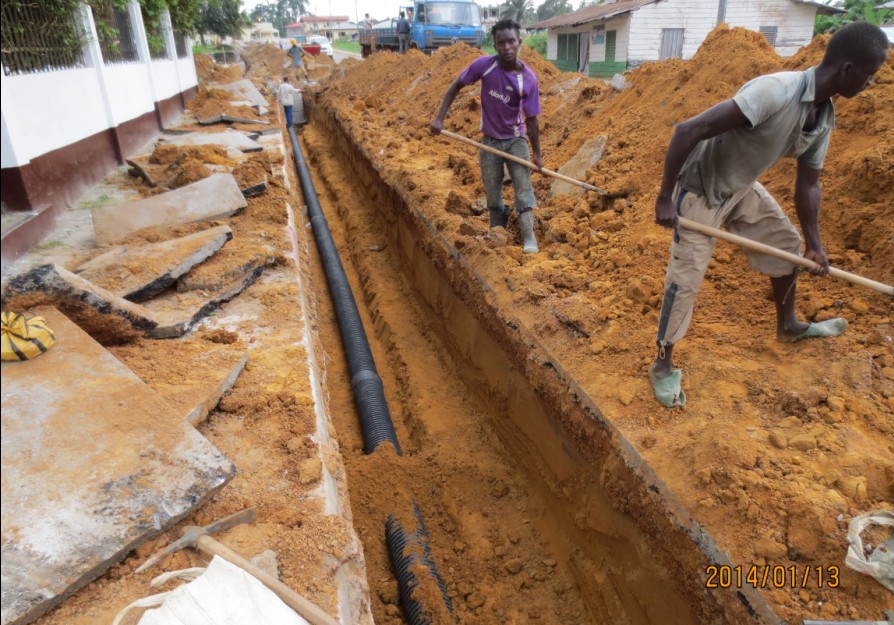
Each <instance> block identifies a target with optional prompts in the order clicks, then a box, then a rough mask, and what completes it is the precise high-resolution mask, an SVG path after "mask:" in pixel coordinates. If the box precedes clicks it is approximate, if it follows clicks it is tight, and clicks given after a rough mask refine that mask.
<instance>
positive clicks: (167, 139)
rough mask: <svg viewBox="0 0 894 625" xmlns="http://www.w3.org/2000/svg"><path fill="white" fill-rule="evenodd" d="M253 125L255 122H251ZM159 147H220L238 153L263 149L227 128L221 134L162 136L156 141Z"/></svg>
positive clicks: (193, 133)
mask: <svg viewBox="0 0 894 625" xmlns="http://www.w3.org/2000/svg"><path fill="white" fill-rule="evenodd" d="M252 123H255V122H252ZM158 143H159V144H161V145H177V146H186V145H222V146H223V147H225V148H233V149H236V150H239V151H240V152H260V151H261V150H263V149H264V146H262V145H261V144H260V143H257V142H256V141H252V140H251V139H249V138H248V137H246V136H245V135H244V134H242V133H241V132H238V131H236V130H233V129H231V128H228V129H226V130H224V131H221V132H191V133H189V134H185V135H170V136H163V137H162V138H161V139H159V140H158Z"/></svg>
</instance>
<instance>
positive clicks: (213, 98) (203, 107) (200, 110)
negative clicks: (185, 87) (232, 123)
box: [187, 87, 262, 121]
mask: <svg viewBox="0 0 894 625" xmlns="http://www.w3.org/2000/svg"><path fill="white" fill-rule="evenodd" d="M233 100H238V96H235V95H234V94H233V93H231V92H229V91H226V90H224V89H214V88H205V87H200V88H199V91H198V93H197V94H196V97H195V98H193V99H192V100H190V101H189V102H188V103H187V106H188V107H189V108H190V110H191V111H192V112H193V113H194V114H195V116H196V117H197V118H198V119H201V120H208V119H212V118H214V117H217V116H218V115H229V116H231V117H236V118H239V119H247V120H259V121H260V120H261V119H262V117H261V116H260V115H259V114H258V111H257V109H255V108H254V107H251V106H246V105H244V104H240V105H234V104H232V101H233Z"/></svg>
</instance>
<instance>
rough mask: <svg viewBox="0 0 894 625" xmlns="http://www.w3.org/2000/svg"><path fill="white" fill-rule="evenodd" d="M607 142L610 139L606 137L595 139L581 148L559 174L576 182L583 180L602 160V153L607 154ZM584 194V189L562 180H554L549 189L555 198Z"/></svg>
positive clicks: (562, 167)
mask: <svg viewBox="0 0 894 625" xmlns="http://www.w3.org/2000/svg"><path fill="white" fill-rule="evenodd" d="M607 141H608V137H605V136H599V137H593V138H592V139H590V140H589V141H587V142H586V143H584V144H583V145H582V146H580V149H579V150H578V151H577V153H576V154H575V155H574V156H572V157H571V158H570V159H569V160H568V162H567V163H565V164H564V165H562V166H561V167H560V168H559V173H560V174H562V175H563V176H568V177H569V178H574V179H575V180H583V179H584V176H586V174H587V170H589V169H590V168H591V167H592V166H593V165H595V164H596V163H597V162H599V159H600V158H602V153H603V152H605V144H606V142H607ZM584 192H585V191H584V189H583V188H582V187H579V186H577V185H573V184H570V183H568V182H563V181H562V180H553V182H552V184H551V185H550V187H549V195H550V197H555V196H556V195H558V194H560V193H567V194H569V195H583V194H584Z"/></svg>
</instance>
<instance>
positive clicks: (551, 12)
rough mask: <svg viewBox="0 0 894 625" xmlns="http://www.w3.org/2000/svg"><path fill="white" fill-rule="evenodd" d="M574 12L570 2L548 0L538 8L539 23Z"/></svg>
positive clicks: (565, 0)
mask: <svg viewBox="0 0 894 625" xmlns="http://www.w3.org/2000/svg"><path fill="white" fill-rule="evenodd" d="M572 10H573V9H572V7H571V2H570V1H569V0H546V2H544V3H543V4H541V5H540V6H539V7H537V11H536V13H537V21H538V22H542V21H544V20H548V19H550V18H552V17H558V16H560V15H565V14H566V13H571V11H572Z"/></svg>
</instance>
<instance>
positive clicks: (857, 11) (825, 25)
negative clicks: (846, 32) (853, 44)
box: [813, 0, 894, 35]
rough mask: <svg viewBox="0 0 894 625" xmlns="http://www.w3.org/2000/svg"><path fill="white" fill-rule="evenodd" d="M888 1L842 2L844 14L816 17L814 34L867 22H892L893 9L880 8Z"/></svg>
mask: <svg viewBox="0 0 894 625" xmlns="http://www.w3.org/2000/svg"><path fill="white" fill-rule="evenodd" d="M887 1H888V0H844V6H843V7H841V8H843V9H844V11H845V12H844V13H841V14H838V15H817V16H816V22H815V23H814V26H813V32H814V34H817V35H819V34H822V33H831V32H835V31H836V30H838V29H839V28H841V27H842V26H844V25H845V24H850V23H851V22H858V21H861V20H863V21H867V22H869V23H870V24H886V23H888V22H891V21H894V9H887V8H884V7H882V5H883V4H886V3H887Z"/></svg>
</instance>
